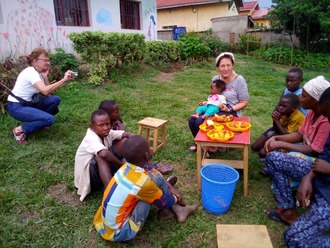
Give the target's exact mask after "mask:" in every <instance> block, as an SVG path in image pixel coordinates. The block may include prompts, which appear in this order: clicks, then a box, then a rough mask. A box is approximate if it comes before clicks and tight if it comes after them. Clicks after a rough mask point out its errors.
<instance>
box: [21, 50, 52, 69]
mask: <svg viewBox="0 0 330 248" xmlns="http://www.w3.org/2000/svg"><path fill="white" fill-rule="evenodd" d="M41 54H44V55H45V56H46V57H49V54H48V52H47V51H46V50H45V49H44V48H42V47H38V48H35V49H34V50H33V51H32V52H31V54H30V55H28V56H26V59H27V62H28V64H29V65H32V61H33V60H35V59H38V58H39V56H40V55H41Z"/></svg>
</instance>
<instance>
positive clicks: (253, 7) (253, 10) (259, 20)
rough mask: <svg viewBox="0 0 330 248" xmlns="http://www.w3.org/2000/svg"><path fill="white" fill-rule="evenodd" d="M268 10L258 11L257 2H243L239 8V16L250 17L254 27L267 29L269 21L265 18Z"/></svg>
mask: <svg viewBox="0 0 330 248" xmlns="http://www.w3.org/2000/svg"><path fill="white" fill-rule="evenodd" d="M268 12H269V10H268V9H260V7H259V3H258V1H253V2H244V5H243V7H240V8H239V14H240V15H248V16H251V18H252V21H253V23H254V25H255V26H259V27H269V26H270V25H269V19H268V18H267V14H268Z"/></svg>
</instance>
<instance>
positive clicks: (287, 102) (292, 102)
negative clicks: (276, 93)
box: [277, 94, 300, 115]
mask: <svg viewBox="0 0 330 248" xmlns="http://www.w3.org/2000/svg"><path fill="white" fill-rule="evenodd" d="M299 106H300V102H299V97H298V96H297V95H295V94H287V95H284V96H282V97H281V99H280V101H279V103H278V108H277V111H278V112H279V113H280V114H281V115H291V114H292V113H293V112H294V111H295V110H296V109H297V108H298V107H299Z"/></svg>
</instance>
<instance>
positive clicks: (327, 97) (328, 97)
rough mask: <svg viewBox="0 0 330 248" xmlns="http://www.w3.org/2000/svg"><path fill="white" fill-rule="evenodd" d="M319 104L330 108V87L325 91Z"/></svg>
mask: <svg viewBox="0 0 330 248" xmlns="http://www.w3.org/2000/svg"><path fill="white" fill-rule="evenodd" d="M319 104H320V105H321V104H322V105H323V104H324V105H326V106H329V107H330V87H328V88H327V89H326V90H325V91H323V93H322V95H321V97H320V100H319Z"/></svg>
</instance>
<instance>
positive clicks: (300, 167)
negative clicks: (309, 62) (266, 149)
mask: <svg viewBox="0 0 330 248" xmlns="http://www.w3.org/2000/svg"><path fill="white" fill-rule="evenodd" d="M313 95H314V94H313ZM329 109H330V87H328V88H327V89H326V90H325V91H324V93H323V94H322V96H321V98H320V99H319V111H320V113H321V114H322V115H324V116H326V117H325V118H327V119H328V121H329V122H330V110H329ZM326 137H328V139H327V141H326V144H325V146H324V149H323V152H321V153H320V154H319V156H318V158H317V160H315V161H314V162H311V161H308V160H304V159H301V158H295V159H294V160H287V161H282V163H276V162H275V159H273V161H274V163H273V164H272V166H270V168H271V170H270V173H271V175H272V177H273V179H274V185H275V186H276V187H275V188H274V193H275V197H276V201H277V205H278V206H277V208H274V209H269V210H266V211H265V214H267V215H268V217H269V218H271V219H272V220H275V221H280V222H283V223H286V224H290V226H289V228H288V229H287V230H286V231H285V233H284V240H285V242H286V244H287V246H288V247H330V236H329V235H327V232H329V231H330V204H329V203H330V136H329V129H328V131H327V135H325V138H326ZM270 154H274V153H270ZM275 155H276V154H275ZM287 156H288V155H287ZM272 157H274V156H272ZM283 162H285V163H283ZM289 176H290V177H292V178H295V179H296V180H300V179H301V183H300V186H299V188H298V190H297V199H296V198H295V197H294V196H293V194H292V191H291V189H290V186H289V181H288V177H289ZM275 189H276V190H275ZM310 205H311V206H310ZM299 206H301V207H303V208H305V207H309V206H310V209H308V210H307V211H306V212H305V213H304V214H303V215H301V216H300V217H299V215H298V211H297V209H296V207H299ZM328 234H329V233H328Z"/></svg>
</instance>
